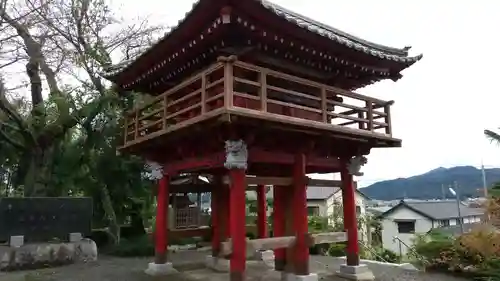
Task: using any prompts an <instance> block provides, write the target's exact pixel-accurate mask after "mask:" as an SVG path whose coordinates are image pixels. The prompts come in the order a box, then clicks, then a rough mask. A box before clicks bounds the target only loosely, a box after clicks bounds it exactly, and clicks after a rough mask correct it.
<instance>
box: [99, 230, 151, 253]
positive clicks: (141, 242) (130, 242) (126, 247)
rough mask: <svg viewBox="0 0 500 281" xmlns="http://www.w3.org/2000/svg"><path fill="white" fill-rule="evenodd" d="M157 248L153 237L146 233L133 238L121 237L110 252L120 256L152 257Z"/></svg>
mask: <svg viewBox="0 0 500 281" xmlns="http://www.w3.org/2000/svg"><path fill="white" fill-rule="evenodd" d="M154 253H155V248H154V243H153V240H152V239H151V237H148V236H146V235H144V236H141V237H136V238H133V239H124V238H123V239H121V240H120V243H118V244H117V245H114V246H113V247H112V248H111V249H110V250H109V252H108V254H110V255H113V256H119V257H150V256H154Z"/></svg>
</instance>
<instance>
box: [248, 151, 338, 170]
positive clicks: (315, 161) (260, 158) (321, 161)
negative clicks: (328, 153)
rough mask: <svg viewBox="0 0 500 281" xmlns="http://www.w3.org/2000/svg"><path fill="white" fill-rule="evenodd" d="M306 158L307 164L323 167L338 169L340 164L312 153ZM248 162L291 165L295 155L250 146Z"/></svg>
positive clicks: (335, 159)
mask: <svg viewBox="0 0 500 281" xmlns="http://www.w3.org/2000/svg"><path fill="white" fill-rule="evenodd" d="M306 160H307V166H315V167H324V168H330V169H332V170H334V169H339V168H340V167H341V164H342V163H341V162H340V160H339V159H337V158H327V157H318V156H313V155H309V156H307V159H306ZM248 162H249V163H271V164H284V165H292V164H293V163H294V162H295V155H294V154H293V153H287V152H277V151H266V150H263V149H261V148H250V149H249V150H248Z"/></svg>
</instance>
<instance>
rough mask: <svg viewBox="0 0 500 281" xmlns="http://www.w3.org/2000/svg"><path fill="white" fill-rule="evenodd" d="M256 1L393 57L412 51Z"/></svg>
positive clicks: (261, 0)
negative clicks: (367, 38) (376, 41)
mask: <svg viewBox="0 0 500 281" xmlns="http://www.w3.org/2000/svg"><path fill="white" fill-rule="evenodd" d="M254 1H260V2H261V3H262V5H264V6H271V7H272V8H274V9H279V10H281V11H283V12H286V13H288V14H290V15H292V16H295V17H299V18H301V19H302V20H304V21H306V22H308V23H311V24H314V25H316V26H318V27H321V28H324V29H326V30H329V31H331V32H333V33H335V34H337V35H338V36H342V37H344V38H345V39H348V40H352V41H354V42H355V43H359V44H363V45H367V46H370V47H372V48H374V49H378V50H379V51H382V52H388V53H391V54H393V55H398V56H408V51H409V50H410V49H411V46H405V47H403V48H395V47H390V46H387V45H383V44H378V43H375V42H371V41H368V40H365V39H363V38H360V37H358V36H355V35H353V34H350V33H347V32H345V31H342V30H340V29H337V28H335V27H333V26H331V25H327V24H324V23H321V22H319V21H317V20H314V19H312V18H310V17H307V16H305V15H303V14H300V13H297V12H294V11H292V10H290V9H287V8H285V7H283V6H280V5H278V4H276V3H273V2H271V1H269V0H254Z"/></svg>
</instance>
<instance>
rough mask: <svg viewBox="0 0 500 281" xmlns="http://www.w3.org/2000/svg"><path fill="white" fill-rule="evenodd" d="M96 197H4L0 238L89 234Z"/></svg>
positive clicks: (38, 238) (0, 205)
mask: <svg viewBox="0 0 500 281" xmlns="http://www.w3.org/2000/svg"><path fill="white" fill-rule="evenodd" d="M91 223H92V198H89V197H78V198H71V197H68V198H49V197H33V198H0V241H7V240H8V239H9V237H10V236H16V235H24V239H25V241H27V242H45V241H51V240H55V239H57V240H62V241H66V240H68V239H69V234H70V233H78V232H79V233H82V234H83V235H86V234H89V233H90V231H91Z"/></svg>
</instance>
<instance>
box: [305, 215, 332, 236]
mask: <svg viewBox="0 0 500 281" xmlns="http://www.w3.org/2000/svg"><path fill="white" fill-rule="evenodd" d="M308 224H309V232H310V233H321V232H328V231H330V230H331V229H332V227H331V226H330V225H329V223H328V218H327V217H320V216H311V217H309V218H308Z"/></svg>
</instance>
